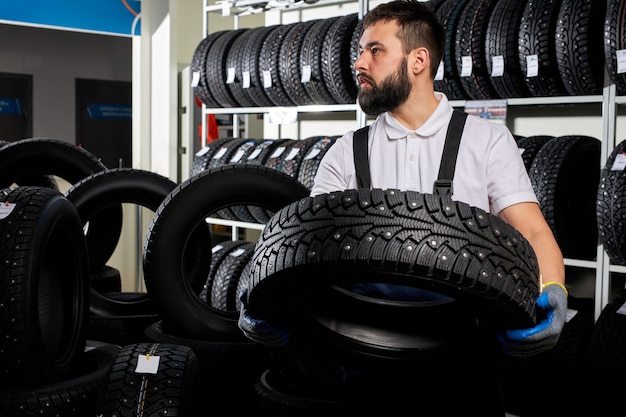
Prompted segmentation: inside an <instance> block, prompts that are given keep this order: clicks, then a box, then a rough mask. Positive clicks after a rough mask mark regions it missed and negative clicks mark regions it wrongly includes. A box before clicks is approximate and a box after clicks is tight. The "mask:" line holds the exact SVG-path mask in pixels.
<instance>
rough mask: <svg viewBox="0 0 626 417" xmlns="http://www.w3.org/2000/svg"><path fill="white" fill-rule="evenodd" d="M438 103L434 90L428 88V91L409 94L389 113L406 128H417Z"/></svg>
mask: <svg viewBox="0 0 626 417" xmlns="http://www.w3.org/2000/svg"><path fill="white" fill-rule="evenodd" d="M414 91H415V90H414ZM438 105H439V100H438V99H437V97H436V96H435V92H434V91H433V90H430V91H429V92H428V93H424V94H416V95H411V96H410V97H409V98H408V99H407V101H405V102H404V103H402V104H401V105H400V106H398V107H396V108H395V109H393V110H391V111H390V112H389V113H391V115H392V116H393V117H394V118H395V119H396V120H397V121H398V122H400V123H401V124H402V125H403V126H404V127H406V128H407V129H410V130H417V129H419V128H420V127H421V126H422V125H423V124H424V123H426V120H428V118H429V117H430V116H431V115H432V114H433V112H434V111H435V109H436V108H437V106H438Z"/></svg>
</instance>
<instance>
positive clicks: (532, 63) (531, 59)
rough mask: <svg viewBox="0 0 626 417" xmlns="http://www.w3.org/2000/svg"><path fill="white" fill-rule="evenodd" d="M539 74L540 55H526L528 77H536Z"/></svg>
mask: <svg viewBox="0 0 626 417" xmlns="http://www.w3.org/2000/svg"><path fill="white" fill-rule="evenodd" d="M537 75H539V56H537V55H527V56H526V77H528V78H530V77H536V76H537Z"/></svg>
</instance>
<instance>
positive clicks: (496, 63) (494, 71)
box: [491, 55, 504, 77]
mask: <svg viewBox="0 0 626 417" xmlns="http://www.w3.org/2000/svg"><path fill="white" fill-rule="evenodd" d="M503 75H504V57H503V56H502V55H496V56H492V57H491V76H492V77H502V76H503Z"/></svg>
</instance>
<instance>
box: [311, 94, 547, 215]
mask: <svg viewBox="0 0 626 417" xmlns="http://www.w3.org/2000/svg"><path fill="white" fill-rule="evenodd" d="M435 95H436V96H437V99H438V100H439V105H438V106H437V108H436V109H435V111H434V113H433V114H432V115H431V116H430V118H429V119H428V120H427V121H426V123H424V124H423V125H422V126H421V127H420V128H419V129H417V130H409V129H407V128H405V127H404V126H402V125H401V124H400V123H399V122H398V121H397V120H396V119H394V117H393V116H392V115H391V114H390V113H383V114H381V115H379V116H378V117H377V118H376V120H375V121H374V122H373V123H372V125H371V126H370V130H369V136H368V149H369V163H370V173H371V178H372V188H381V189H399V190H411V191H418V192H421V193H429V194H430V193H432V192H433V185H434V182H435V180H436V179H437V175H438V173H439V165H440V162H441V155H442V153H443V145H444V141H445V138H446V133H447V129H448V123H449V122H450V118H451V117H452V107H450V104H449V103H448V99H447V97H446V96H445V95H444V94H442V93H438V92H437V93H435ZM353 134H354V132H353V131H350V132H347V133H346V134H345V135H343V137H341V138H340V139H338V140H336V141H335V143H334V144H333V146H331V147H330V148H329V149H328V151H327V152H326V154H325V155H324V158H323V159H322V161H321V162H320V165H319V167H318V170H317V173H316V175H315V182H314V185H313V188H312V190H311V196H315V195H318V194H323V193H329V192H332V191H342V190H348V189H355V188H357V180H356V173H355V167H354V154H353V149H352V140H353ZM452 189H453V195H452V198H453V199H454V200H456V201H462V202H464V203H466V204H469V205H471V206H475V207H479V208H481V209H483V210H485V211H487V212H491V213H494V214H498V213H499V212H500V211H501V210H502V209H504V208H506V207H508V206H511V205H513V204H517V203H521V202H537V197H536V196H535V193H534V191H533V188H532V185H531V183H530V178H529V177H528V173H527V171H526V168H525V166H524V162H523V161H522V158H521V155H520V151H519V149H518V147H517V143H516V142H515V139H514V138H513V135H512V134H511V132H510V131H509V130H508V128H507V127H506V126H504V125H500V124H496V123H493V122H490V121H487V120H484V119H481V118H479V117H475V116H471V115H470V116H468V117H467V121H466V123H465V128H464V130H463V135H462V137H461V144H460V147H459V154H458V157H457V162H456V171H455V174H454V181H453V185H452Z"/></svg>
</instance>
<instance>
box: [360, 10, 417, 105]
mask: <svg viewBox="0 0 626 417" xmlns="http://www.w3.org/2000/svg"><path fill="white" fill-rule="evenodd" d="M397 30H398V25H397V23H396V22H395V21H387V22H382V21H381V22H377V23H375V24H374V25H372V26H370V27H368V28H367V29H365V30H364V31H363V35H362V36H361V39H360V43H359V48H360V50H361V55H360V56H359V58H358V59H357V60H356V62H355V63H354V67H355V68H356V70H357V71H358V74H359V75H358V81H359V96H358V100H359V104H360V106H361V108H362V109H363V111H364V112H365V113H366V114H368V115H374V116H375V115H378V114H380V113H382V112H385V111H389V110H393V109H395V108H396V107H398V106H399V105H401V104H402V103H404V102H405V101H406V100H407V98H408V97H409V94H410V92H411V88H412V86H411V83H410V80H409V77H408V70H407V57H406V55H405V54H404V51H403V49H402V43H401V42H400V39H398V37H397V36H396V35H395V34H396V32H397Z"/></svg>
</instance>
